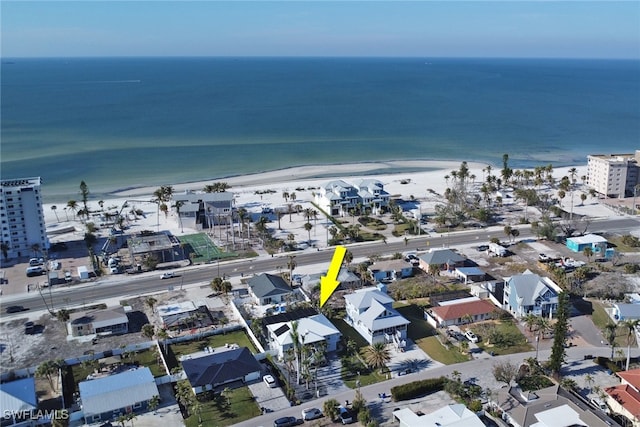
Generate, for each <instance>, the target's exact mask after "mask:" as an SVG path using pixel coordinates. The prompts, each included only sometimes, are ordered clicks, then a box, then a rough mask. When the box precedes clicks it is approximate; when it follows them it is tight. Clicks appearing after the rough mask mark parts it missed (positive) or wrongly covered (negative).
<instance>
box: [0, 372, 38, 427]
mask: <svg viewBox="0 0 640 427" xmlns="http://www.w3.org/2000/svg"><path fill="white" fill-rule="evenodd" d="M37 407H38V398H37V397H36V382H35V378H34V377H29V378H22V379H19V380H15V381H11V382H7V383H2V385H1V386H0V408H1V409H2V410H3V411H4V413H3V414H2V415H3V418H2V426H3V427H4V426H32V425H35V424H36V422H35V420H33V419H31V417H26V418H25V417H24V416H21V414H22V415H26V414H27V413H28V412H30V411H33V410H35V409H37Z"/></svg>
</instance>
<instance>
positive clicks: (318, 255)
mask: <svg viewBox="0 0 640 427" xmlns="http://www.w3.org/2000/svg"><path fill="white" fill-rule="evenodd" d="M518 228H519V230H520V236H519V238H520V239H521V240H526V239H529V238H532V237H533V234H532V232H531V229H530V227H529V226H518ZM638 228H640V222H639V221H637V220H635V219H632V218H613V219H602V220H594V221H593V222H592V224H591V226H590V230H591V231H593V232H598V231H607V232H620V233H627V232H629V230H632V229H638ZM503 235H504V233H503V231H502V227H491V228H487V229H478V230H469V231H459V232H451V233H444V234H440V235H429V236H418V237H413V238H410V239H408V241H407V243H406V244H405V242H404V240H400V241H395V242H391V241H389V242H387V243H384V242H379V241H376V242H366V243H356V244H350V245H347V248H348V250H349V251H350V252H351V253H352V254H353V256H354V258H360V257H365V258H366V257H368V256H370V255H372V254H376V253H377V254H384V253H395V252H406V251H416V250H423V251H426V250H428V249H429V248H434V247H442V246H451V247H454V246H458V245H468V244H470V243H474V242H478V243H486V242H487V241H488V240H489V239H490V238H491V237H501V236H503ZM290 255H295V257H296V258H295V262H296V264H297V265H298V266H304V265H314V264H322V263H326V264H327V267H328V265H329V261H330V260H331V256H332V250H331V248H329V249H326V250H318V251H305V252H296V253H285V254H279V255H276V256H273V257H267V256H262V257H259V258H253V259H241V260H232V261H224V262H220V263H212V264H208V265H197V266H193V267H187V268H186V269H184V271H181V272H180V273H179V275H178V277H174V278H172V279H167V280H159V276H158V273H157V272H152V273H142V274H140V275H135V276H128V275H119V276H109V277H106V278H104V279H99V280H97V281H95V282H91V283H89V284H81V285H73V286H70V287H67V286H64V285H60V286H56V287H55V288H53V289H52V288H49V289H44V290H43V291H42V294H40V293H38V292H30V293H28V294H19V295H7V296H6V297H4V298H3V305H4V306H8V305H22V306H24V307H25V308H26V309H28V310H34V311H37V310H46V309H47V307H49V306H53V307H61V306H64V307H72V306H81V305H85V304H88V303H94V302H98V301H101V300H104V299H109V298H115V297H123V298H125V297H126V296H130V295H140V294H144V293H149V292H157V291H162V290H166V289H167V288H168V287H173V288H179V287H180V286H188V285H190V284H194V283H202V282H206V283H208V282H209V281H211V279H212V278H213V277H217V276H222V275H226V276H227V277H232V276H234V277H237V276H240V275H245V276H246V275H251V274H253V273H257V272H263V271H275V270H277V269H278V267H281V268H285V269H286V264H287V262H288V260H289V256H290ZM16 315H20V313H17V314H16ZM10 316H12V315H11V314H6V313H3V318H5V317H6V318H9V317H10Z"/></svg>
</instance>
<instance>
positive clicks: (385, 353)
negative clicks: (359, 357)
mask: <svg viewBox="0 0 640 427" xmlns="http://www.w3.org/2000/svg"><path fill="white" fill-rule="evenodd" d="M363 355H364V360H365V362H367V365H369V367H371V368H373V369H376V368H380V372H381V373H382V369H383V368H384V367H385V366H386V364H387V363H388V362H389V361H390V360H391V354H390V352H389V349H388V348H387V344H386V343H383V342H377V343H375V344H373V345H370V346H369V347H367V348H365V349H364V354H363Z"/></svg>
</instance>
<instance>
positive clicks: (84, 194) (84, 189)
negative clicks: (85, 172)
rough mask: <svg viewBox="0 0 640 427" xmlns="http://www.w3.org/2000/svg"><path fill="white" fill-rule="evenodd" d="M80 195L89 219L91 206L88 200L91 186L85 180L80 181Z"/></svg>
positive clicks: (85, 213)
mask: <svg viewBox="0 0 640 427" xmlns="http://www.w3.org/2000/svg"><path fill="white" fill-rule="evenodd" d="M80 197H81V200H82V205H83V211H84V215H85V216H86V218H87V219H89V207H88V206H87V201H88V200H89V187H88V186H87V184H86V183H85V182H84V181H80Z"/></svg>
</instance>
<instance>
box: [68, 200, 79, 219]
mask: <svg viewBox="0 0 640 427" xmlns="http://www.w3.org/2000/svg"><path fill="white" fill-rule="evenodd" d="M67 208H69V210H70V211H71V212H73V218H74V219H75V217H76V211H77V210H78V202H76V201H75V200H69V201H68V202H67Z"/></svg>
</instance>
